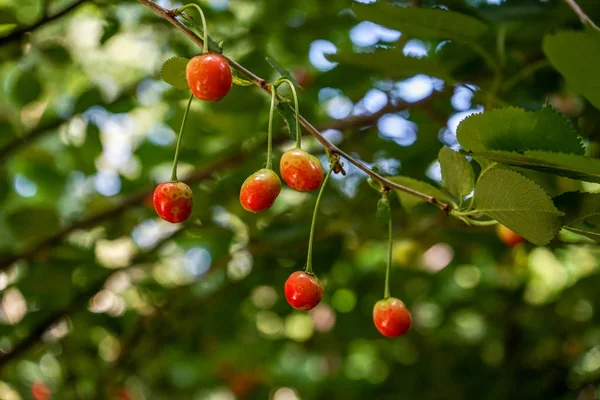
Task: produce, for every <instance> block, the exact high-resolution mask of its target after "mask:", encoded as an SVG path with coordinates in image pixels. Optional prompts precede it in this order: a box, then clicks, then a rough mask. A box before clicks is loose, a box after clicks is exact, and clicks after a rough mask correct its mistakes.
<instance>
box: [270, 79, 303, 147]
mask: <svg viewBox="0 0 600 400" xmlns="http://www.w3.org/2000/svg"><path fill="white" fill-rule="evenodd" d="M282 83H287V84H288V86H289V87H290V89H291V90H292V95H293V96H294V115H295V117H296V148H297V149H300V148H302V133H301V132H300V118H299V117H298V115H300V107H299V106H298V94H297V93H296V87H295V86H294V84H293V83H292V81H290V80H289V79H287V78H280V79H278V80H277V81H276V82H275V83H274V84H273V86H275V87H279V85H281V84H282Z"/></svg>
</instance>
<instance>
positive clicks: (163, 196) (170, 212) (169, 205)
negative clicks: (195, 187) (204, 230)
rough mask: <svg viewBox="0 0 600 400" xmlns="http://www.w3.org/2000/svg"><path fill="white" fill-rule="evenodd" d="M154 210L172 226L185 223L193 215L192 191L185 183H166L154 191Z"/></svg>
mask: <svg viewBox="0 0 600 400" xmlns="http://www.w3.org/2000/svg"><path fill="white" fill-rule="evenodd" d="M152 201H153V203H154V209H155V210H156V213H157V214H158V216H159V217H161V218H162V219H164V220H165V221H169V222H170V223H172V224H176V223H178V222H183V221H185V220H186V219H188V218H189V216H190V214H191V213H192V205H193V199H192V189H190V187H189V186H188V185H186V184H185V183H183V182H165V183H161V184H160V185H158V186H157V187H156V189H154V196H153V197H152Z"/></svg>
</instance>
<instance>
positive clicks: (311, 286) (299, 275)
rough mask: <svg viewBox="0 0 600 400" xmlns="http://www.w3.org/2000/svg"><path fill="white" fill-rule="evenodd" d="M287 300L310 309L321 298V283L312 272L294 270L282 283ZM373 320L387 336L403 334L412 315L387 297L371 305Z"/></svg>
mask: <svg viewBox="0 0 600 400" xmlns="http://www.w3.org/2000/svg"><path fill="white" fill-rule="evenodd" d="M284 292H285V298H286V300H287V302H288V303H289V304H290V305H291V306H292V307H294V308H295V309H297V310H302V311H308V310H312V309H313V308H315V307H316V306H317V304H319V303H320V302H321V299H322V298H323V284H322V283H321V281H320V280H319V278H317V277H316V276H315V275H314V274H309V273H307V272H304V271H296V272H294V273H292V275H290V277H289V278H288V280H287V281H286V282H285V285H284ZM373 322H374V323H375V327H376V328H377V330H378V331H379V332H380V333H381V334H382V335H383V336H387V337H389V338H395V337H398V336H402V335H405V334H406V333H407V332H408V331H409V330H410V327H411V325H412V316H411V315H410V312H409V311H408V309H407V308H406V306H405V305H404V303H403V302H402V301H401V300H399V299H397V298H395V297H388V298H385V299H381V300H379V301H378V302H377V303H375V306H374V307H373Z"/></svg>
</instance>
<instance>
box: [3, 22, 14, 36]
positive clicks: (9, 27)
mask: <svg viewBox="0 0 600 400" xmlns="http://www.w3.org/2000/svg"><path fill="white" fill-rule="evenodd" d="M16 27H17V24H0V35H6V34H8V33H10V32H12V31H13V29H15V28H16Z"/></svg>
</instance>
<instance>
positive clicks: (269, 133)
mask: <svg viewBox="0 0 600 400" xmlns="http://www.w3.org/2000/svg"><path fill="white" fill-rule="evenodd" d="M275 97H277V91H276V89H275V86H271V109H270V110H269V130H268V131H267V166H266V168H267V169H272V168H271V158H272V155H271V154H272V153H273V116H274V114H275Z"/></svg>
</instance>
